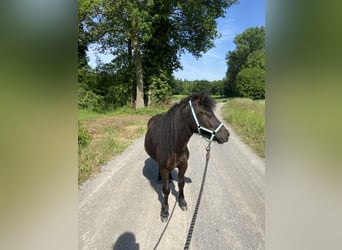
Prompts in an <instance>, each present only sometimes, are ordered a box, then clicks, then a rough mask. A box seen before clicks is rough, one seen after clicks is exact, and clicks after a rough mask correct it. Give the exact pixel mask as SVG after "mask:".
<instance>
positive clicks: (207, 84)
mask: <svg viewBox="0 0 342 250" xmlns="http://www.w3.org/2000/svg"><path fill="white" fill-rule="evenodd" d="M201 91H204V92H207V93H208V94H211V95H223V81H222V80H217V81H212V82H211V81H207V80H194V81H188V80H179V79H175V80H174V81H173V85H172V94H173V95H179V94H182V95H189V94H191V93H194V92H201Z"/></svg>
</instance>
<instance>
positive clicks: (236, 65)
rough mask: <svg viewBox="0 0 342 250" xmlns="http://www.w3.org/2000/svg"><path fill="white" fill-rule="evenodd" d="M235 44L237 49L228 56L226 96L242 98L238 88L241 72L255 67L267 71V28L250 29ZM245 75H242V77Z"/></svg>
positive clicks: (239, 36)
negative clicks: (238, 78)
mask: <svg viewBox="0 0 342 250" xmlns="http://www.w3.org/2000/svg"><path fill="white" fill-rule="evenodd" d="M234 43H235V44H236V49H235V50H233V51H229V52H228V54H227V56H226V59H227V64H228V70H227V73H226V81H225V94H226V95H230V96H231V95H238V96H241V95H242V93H240V92H239V89H237V86H236V84H237V82H236V80H237V79H236V77H237V75H238V74H239V72H240V71H242V70H243V69H245V68H254V67H255V68H259V69H263V70H265V28H264V27H255V28H249V29H247V30H245V31H244V32H243V33H241V34H238V35H237V36H236V37H235V38H234ZM254 71H255V70H254ZM247 72H249V71H247ZM255 72H256V71H255ZM245 73H246V72H245ZM245 73H242V75H244V74H245Z"/></svg>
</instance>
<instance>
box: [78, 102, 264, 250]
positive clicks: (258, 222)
mask: <svg viewBox="0 0 342 250" xmlns="http://www.w3.org/2000/svg"><path fill="white" fill-rule="evenodd" d="M222 105H223V104H222V103H220V104H218V105H217V112H216V114H217V116H218V118H219V119H220V120H221V121H223V119H222V117H221V115H220V108H221V107H222ZM225 126H226V127H227V128H228V129H229V131H230V139H229V141H228V143H225V144H222V145H219V144H216V143H213V145H212V150H211V158H210V161H209V167H208V172H207V178H206V182H205V186H204V191H203V196H202V200H201V205H200V208H199V212H198V216H197V220H196V224H195V228H194V231H193V236H192V240H191V244H190V249H193V250H200V249H203V250H204V249H205V250H208V249H247V250H251V249H265V241H264V238H265V162H264V160H263V159H261V158H260V157H258V156H257V155H256V154H255V153H253V152H252V151H251V149H249V148H248V147H247V146H246V145H245V144H244V143H243V142H242V141H241V140H240V138H239V137H238V136H237V135H236V134H235V133H234V131H233V130H232V129H231V127H230V126H229V125H228V124H225ZM206 146H207V142H206V141H205V140H204V139H202V138H201V137H199V136H198V135H193V136H192V138H191V139H190V142H189V150H190V159H189V167H188V170H187V172H186V174H185V176H186V184H185V188H184V194H185V199H186V201H187V203H188V210H187V211H182V210H181V209H180V208H179V207H178V204H176V205H175V201H176V197H177V196H178V186H177V170H174V172H173V173H172V175H173V177H174V180H173V183H172V184H171V193H170V196H169V205H170V218H169V222H168V223H162V222H161V220H160V206H161V203H160V201H161V187H162V185H161V184H159V183H158V182H157V173H158V170H157V169H158V168H157V165H156V163H155V162H154V161H153V160H152V159H150V158H149V156H148V155H147V154H146V152H145V151H144V137H142V138H140V139H138V140H137V141H135V143H134V144H132V145H131V146H130V147H129V148H128V149H127V150H126V151H125V152H123V153H122V154H120V155H119V156H117V157H115V158H113V159H112V160H111V161H110V162H108V164H107V165H106V166H104V168H103V171H102V172H101V173H99V174H98V175H96V176H95V177H94V178H92V179H90V180H88V181H87V182H85V183H84V184H83V185H82V186H81V187H80V189H79V249H89V250H96V249H98V250H106V249H109V250H119V249H122V250H130V249H134V250H137V249H140V250H145V249H161V250H169V249H183V248H184V244H185V241H186V236H187V233H188V230H189V226H190V222H191V219H192V215H193V211H194V208H195V205H196V201H197V196H198V192H199V189H200V185H201V181H202V175H203V170H204V165H205V154H206V151H205V147H206ZM173 209H174V210H173Z"/></svg>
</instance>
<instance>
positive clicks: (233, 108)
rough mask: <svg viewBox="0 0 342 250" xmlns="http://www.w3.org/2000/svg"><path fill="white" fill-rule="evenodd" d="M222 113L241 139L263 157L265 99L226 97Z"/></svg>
mask: <svg viewBox="0 0 342 250" xmlns="http://www.w3.org/2000/svg"><path fill="white" fill-rule="evenodd" d="M222 114H223V117H224V119H225V120H226V121H227V122H228V123H229V124H230V125H231V126H232V127H233V129H234V131H235V132H236V133H237V134H239V135H240V137H241V138H242V139H243V141H244V142H245V143H246V144H248V145H249V146H250V147H251V148H252V149H254V150H255V152H256V153H257V154H258V155H259V156H261V157H265V131H264V130H265V100H257V101H253V100H251V99H247V98H232V99H228V101H227V104H225V105H224V107H223V108H222Z"/></svg>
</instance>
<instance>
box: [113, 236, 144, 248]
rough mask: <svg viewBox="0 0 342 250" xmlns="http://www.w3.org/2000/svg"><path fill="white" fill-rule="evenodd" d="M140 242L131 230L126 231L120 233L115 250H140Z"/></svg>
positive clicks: (114, 246)
mask: <svg viewBox="0 0 342 250" xmlns="http://www.w3.org/2000/svg"><path fill="white" fill-rule="evenodd" d="M139 249H140V247H139V243H137V242H136V239H135V235H134V234H133V233H131V232H125V233H123V234H121V235H120V237H119V238H118V239H117V241H116V242H115V244H114V245H113V250H139Z"/></svg>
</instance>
